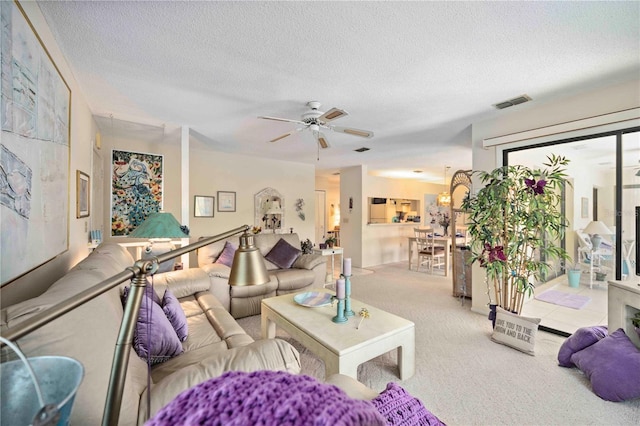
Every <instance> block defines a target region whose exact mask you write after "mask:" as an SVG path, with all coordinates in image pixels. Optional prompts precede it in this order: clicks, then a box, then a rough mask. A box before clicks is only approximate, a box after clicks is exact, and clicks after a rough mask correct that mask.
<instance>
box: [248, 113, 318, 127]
mask: <svg viewBox="0 0 640 426" xmlns="http://www.w3.org/2000/svg"><path fill="white" fill-rule="evenodd" d="M258 118H262V119H264V120H275V121H284V122H287V123H296V124H304V125H305V126H306V125H307V123H305V122H304V121H300V120H290V119H288V118H280V117H268V116H266V115H261V116H259V117H258Z"/></svg>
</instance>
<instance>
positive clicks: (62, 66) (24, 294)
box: [0, 2, 97, 307]
mask: <svg viewBox="0 0 640 426" xmlns="http://www.w3.org/2000/svg"><path fill="white" fill-rule="evenodd" d="M20 4H21V5H22V7H23V9H24V11H25V13H26V15H27V17H28V18H29V20H30V21H31V24H32V25H33V27H34V28H35V30H36V32H37V33H38V36H39V37H40V40H42V43H43V44H44V46H45V47H46V49H47V50H48V52H49V54H50V55H51V57H52V58H53V61H54V62H55V64H56V66H57V67H58V69H59V70H60V73H61V74H62V76H63V77H64V79H65V81H66V82H67V84H68V85H69V87H70V89H71V129H70V133H71V139H70V151H71V153H70V159H69V197H68V200H69V221H68V222H69V250H68V251H66V252H64V253H62V254H60V255H59V256H57V257H55V258H54V259H53V260H51V261H49V262H47V263H45V264H44V265H42V266H40V267H39V268H36V269H35V270H33V271H31V272H29V273H28V274H25V275H23V276H22V277H20V278H18V279H16V280H14V281H12V282H11V283H9V284H6V285H4V286H3V287H2V297H0V305H1V306H2V307H5V306H8V305H11V304H13V303H16V302H18V301H21V300H25V299H29V298H31V297H36V296H38V295H40V294H41V293H42V292H44V291H45V290H46V289H47V288H48V287H49V286H50V285H51V284H52V283H53V282H54V281H55V280H57V279H58V278H60V277H61V276H62V275H64V274H65V273H66V272H67V271H68V269H69V268H71V267H72V266H73V265H75V264H76V263H78V262H79V261H80V260H82V259H83V258H84V257H86V256H87V254H88V249H87V244H88V241H89V235H88V229H89V228H90V220H91V217H88V218H81V219H77V218H76V191H75V187H76V170H81V171H83V172H85V173H87V174H90V173H91V155H92V144H93V141H94V140H95V134H96V130H97V126H96V124H95V122H94V120H93V118H92V115H91V111H90V110H89V107H88V105H87V103H86V101H85V99H84V96H83V94H82V92H81V90H80V87H79V86H78V84H77V82H76V81H75V79H74V78H73V74H72V72H71V69H70V68H69V65H68V64H67V62H66V60H65V58H64V56H63V55H62V53H61V52H60V49H59V47H58V45H57V44H56V42H55V39H54V38H53V35H52V34H51V31H50V29H49V26H48V25H47V23H46V21H45V19H44V17H43V16H42V13H41V12H40V9H39V7H38V5H37V3H36V2H21V3H20ZM66 195H67V194H60V196H61V197H66ZM85 228H86V230H85Z"/></svg>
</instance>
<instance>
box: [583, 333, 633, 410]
mask: <svg viewBox="0 0 640 426" xmlns="http://www.w3.org/2000/svg"><path fill="white" fill-rule="evenodd" d="M571 362H573V363H574V364H575V365H576V366H577V367H578V368H579V369H580V370H582V371H583V372H584V373H585V374H586V376H587V377H588V378H589V380H591V388H592V389H593V392H594V393H595V394H596V395H598V396H599V397H600V398H602V399H605V400H607V401H616V402H617V401H626V400H629V399H634V398H640V349H638V348H636V346H635V345H634V344H633V342H632V341H631V340H629V337H627V335H626V334H624V330H622V329H621V328H619V329H617V330H616V331H614V332H613V333H611V334H610V335H609V336H607V337H605V338H604V339H602V340H600V341H599V342H597V343H594V344H593V345H591V346H589V347H587V348H585V349H583V350H581V351H579V352H576V353H575V354H573V355H572V356H571Z"/></svg>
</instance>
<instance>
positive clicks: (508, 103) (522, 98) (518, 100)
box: [493, 95, 531, 109]
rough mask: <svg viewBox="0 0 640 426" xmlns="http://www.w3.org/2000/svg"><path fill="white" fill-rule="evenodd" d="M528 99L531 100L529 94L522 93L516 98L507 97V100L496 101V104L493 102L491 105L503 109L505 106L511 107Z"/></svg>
mask: <svg viewBox="0 0 640 426" xmlns="http://www.w3.org/2000/svg"><path fill="white" fill-rule="evenodd" d="M530 100H531V98H530V97H529V96H527V95H522V96H518V97H517V98H513V99H509V100H508V101H504V102H498V103H497V104H495V105H493V106H494V107H496V108H497V109H505V108H509V107H512V106H514V105H518V104H523V103H525V102H529V101H530Z"/></svg>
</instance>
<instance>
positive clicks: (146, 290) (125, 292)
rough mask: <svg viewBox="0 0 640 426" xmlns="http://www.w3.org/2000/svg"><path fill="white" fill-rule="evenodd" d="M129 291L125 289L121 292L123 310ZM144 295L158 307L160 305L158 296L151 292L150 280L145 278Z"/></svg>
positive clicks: (127, 288) (128, 288)
mask: <svg viewBox="0 0 640 426" xmlns="http://www.w3.org/2000/svg"><path fill="white" fill-rule="evenodd" d="M130 289H131V287H125V288H124V289H123V290H122V297H121V300H122V307H123V308H124V306H125V304H126V302H127V296H128V295H129V290H130ZM144 294H146V295H147V297H151V298H152V299H153V301H154V302H156V303H157V304H158V305H159V304H160V303H161V300H160V296H158V294H157V293H156V292H155V291H154V290H153V286H152V285H151V280H150V279H149V278H147V285H146V287H145V288H144Z"/></svg>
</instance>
